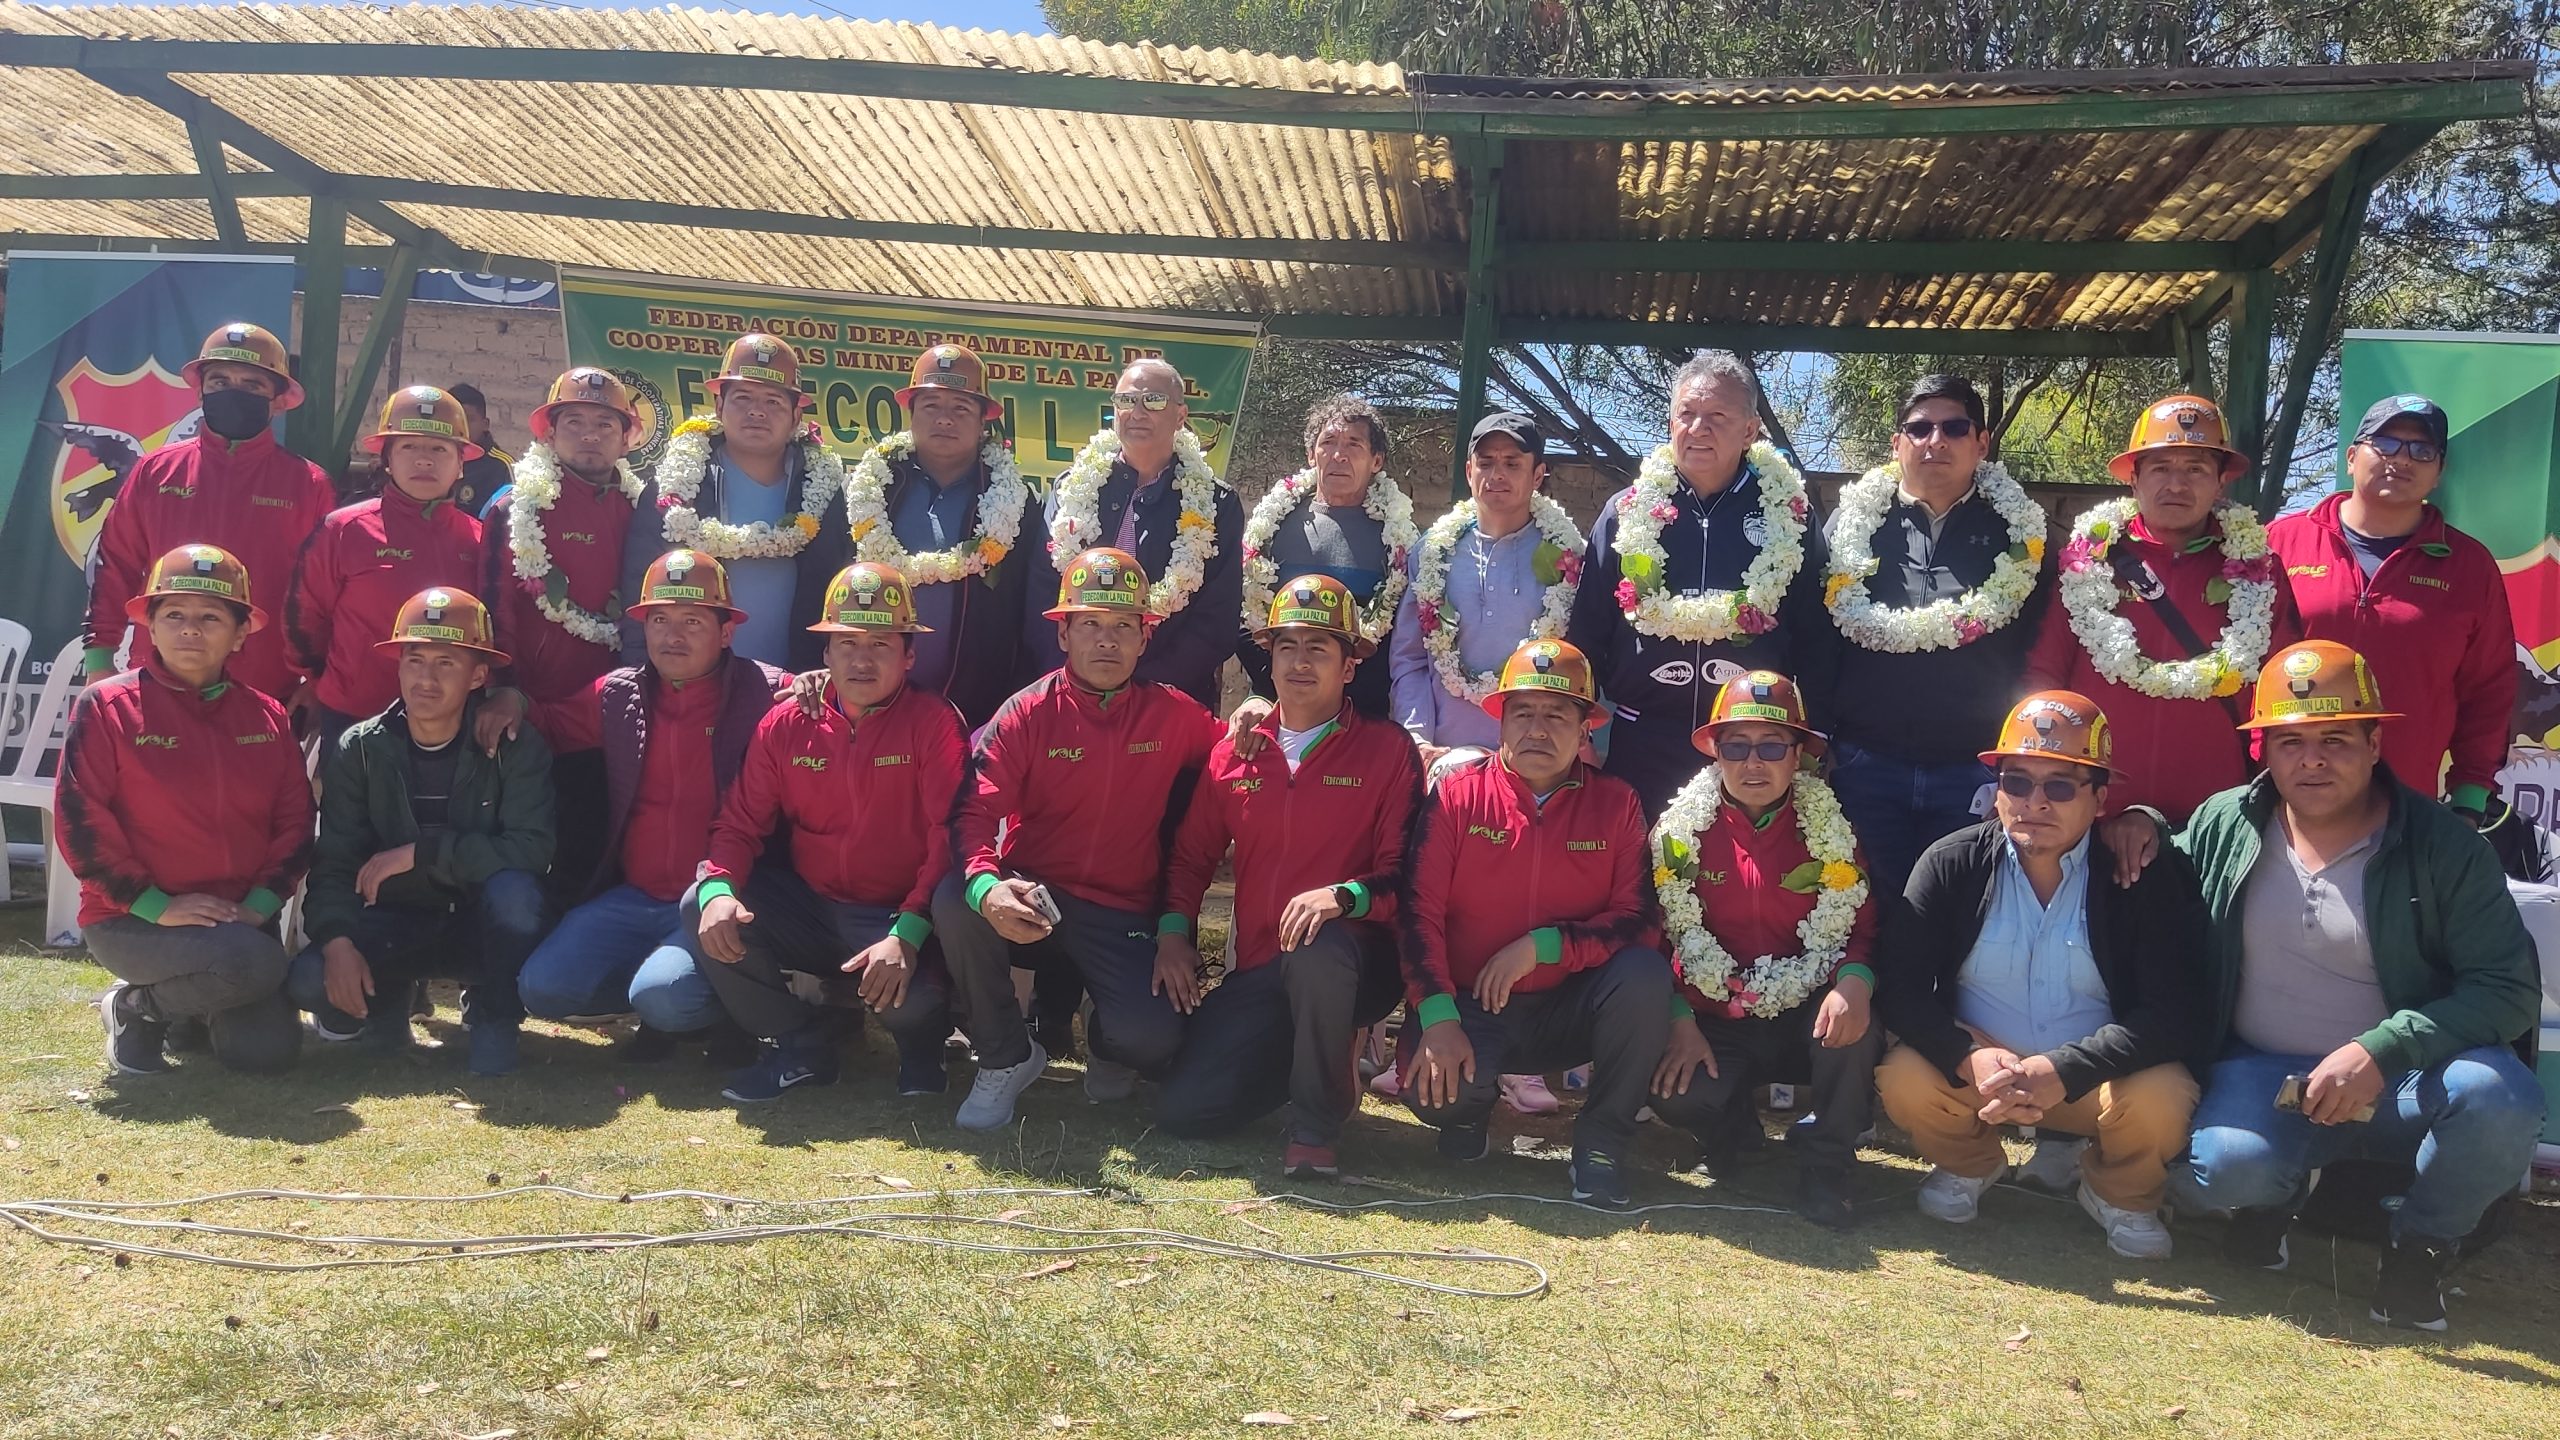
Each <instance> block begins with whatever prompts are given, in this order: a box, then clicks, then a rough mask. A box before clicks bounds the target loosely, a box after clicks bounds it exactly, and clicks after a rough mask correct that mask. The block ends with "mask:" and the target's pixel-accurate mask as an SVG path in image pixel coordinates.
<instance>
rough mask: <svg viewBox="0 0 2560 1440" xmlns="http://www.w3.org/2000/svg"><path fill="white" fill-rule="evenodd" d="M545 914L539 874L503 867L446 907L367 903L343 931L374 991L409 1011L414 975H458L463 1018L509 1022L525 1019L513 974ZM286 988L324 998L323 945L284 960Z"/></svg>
mask: <svg viewBox="0 0 2560 1440" xmlns="http://www.w3.org/2000/svg"><path fill="white" fill-rule="evenodd" d="M549 920H550V914H549V902H548V901H547V900H545V898H544V896H543V893H542V880H541V878H540V877H539V876H537V875H535V874H534V873H533V872H532V871H530V870H501V871H499V872H498V873H496V874H495V875H492V876H490V877H489V878H488V879H486V880H484V881H482V882H481V883H480V884H479V885H478V886H476V887H475V888H474V889H473V890H472V891H471V894H470V897H469V898H468V899H465V900H463V901H461V902H460V903H458V904H456V905H453V906H451V907H449V908H442V909H430V908H427V907H424V906H395V905H368V906H366V907H365V908H364V910H363V913H361V914H359V915H358V916H357V917H356V923H355V931H354V933H353V934H351V935H349V936H348V937H347V938H348V939H350V940H352V941H354V942H355V947H356V949H357V950H358V951H360V952H362V953H363V955H364V959H365V967H366V968H367V969H369V970H371V971H372V972H373V993H374V996H375V998H376V999H377V1000H379V999H381V998H382V997H385V996H400V997H404V998H402V999H399V1000H394V1001H390V1002H387V1003H390V1004H394V1005H397V1006H399V1008H400V1012H401V1013H403V1014H405V1013H406V1012H407V1008H408V1006H407V1001H406V999H405V997H406V996H407V995H408V993H409V992H408V986H409V984H410V983H411V982H412V981H417V980H459V981H461V982H462V1023H464V1024H465V1025H469V1026H473V1027H475V1028H476V1027H478V1026H482V1025H494V1026H496V1027H498V1028H500V1029H504V1030H512V1029H514V1028H516V1027H517V1026H518V1025H521V1024H523V1023H524V1003H523V1001H522V1000H521V999H520V998H519V997H518V995H517V991H516V980H517V977H518V976H519V975H521V974H522V973H523V971H524V964H525V959H526V957H527V956H530V955H531V954H532V953H533V947H534V946H535V945H536V944H537V943H539V942H540V941H541V939H542V932H543V930H544V928H545V927H546V925H547V924H548V922H549ZM284 993H285V996H286V998H287V999H290V1000H291V1001H292V1002H293V1006H294V1008H295V1009H297V1010H308V1011H311V1012H312V1013H313V1014H315V1015H316V1014H321V1013H323V1012H324V1009H325V1008H326V1007H328V1005H329V990H328V985H327V983H326V978H325V975H324V972H323V965H322V961H321V947H320V946H319V945H316V944H315V945H312V946H310V947H308V948H306V949H305V950H304V951H303V952H302V953H301V954H299V955H296V956H295V957H293V964H292V965H290V966H289V967H287V968H286V970H285V977H284Z"/></svg>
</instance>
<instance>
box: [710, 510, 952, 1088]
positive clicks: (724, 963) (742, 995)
mask: <svg viewBox="0 0 2560 1440" xmlns="http://www.w3.org/2000/svg"><path fill="white" fill-rule="evenodd" d="M809 628H810V629H811V630H814V631H817V632H818V633H820V634H822V635H824V636H826V650H825V652H824V653H825V657H826V662H827V673H828V678H829V680H830V681H831V682H832V683H831V684H830V685H829V686H828V689H827V693H826V697H825V700H824V703H822V704H821V705H819V706H818V707H817V710H816V713H814V714H812V713H810V712H809V711H807V710H804V709H803V708H802V707H801V706H800V705H799V704H798V702H796V701H785V702H783V703H781V704H778V705H776V706H775V707H774V708H773V709H772V711H771V712H770V713H768V714H767V715H766V716H765V718H764V722H763V723H762V724H760V725H758V726H757V727H756V737H755V739H754V740H753V741H752V742H750V743H749V744H748V746H747V758H746V763H745V764H744V765H743V766H741V767H740V768H739V771H738V779H737V783H735V784H733V785H731V786H730V787H729V794H728V797H727V798H726V799H725V800H723V801H722V802H721V805H720V819H719V822H718V823H717V824H715V825H714V826H713V827H712V829H711V856H710V858H709V859H708V860H706V861H704V862H703V866H702V882H701V883H700V884H699V885H696V886H695V887H694V891H693V899H692V900H691V902H689V903H688V905H687V907H686V910H687V914H688V916H689V917H690V918H692V919H693V920H694V923H693V924H692V925H691V926H690V927H689V929H688V933H689V934H691V935H692V937H693V942H692V943H693V947H694V965H695V968H696V969H698V970H699V971H700V972H701V973H702V974H703V975H704V976H705V977H706V978H708V979H709V980H710V982H711V988H712V990H713V991H714V992H715V993H717V994H718V995H719V997H720V1003H721V1004H722V1005H723V1006H725V1007H727V1009H728V1011H729V1016H730V1018H731V1019H733V1020H736V1021H737V1022H738V1024H739V1025H740V1026H741V1027H742V1028H744V1029H745V1030H746V1032H747V1033H748V1034H750V1035H753V1036H755V1037H757V1038H758V1039H761V1040H764V1041H767V1042H769V1047H768V1049H767V1050H766V1052H765V1054H764V1056H763V1057H762V1059H760V1060H759V1061H758V1062H757V1064H755V1065H753V1066H750V1067H749V1068H747V1069H746V1070H742V1071H740V1072H739V1073H738V1074H737V1075H736V1076H734V1077H732V1078H731V1080H730V1082H729V1086H728V1088H727V1089H726V1090H725V1091H723V1092H722V1093H723V1094H725V1095H727V1096H728V1097H729V1098H730V1099H732V1100H735V1101H738V1102H740V1103H742V1104H744V1103H753V1102H756V1101H761V1100H770V1099H773V1098H774V1097H775V1096H778V1095H780V1094H781V1093H782V1092H783V1091H785V1090H788V1089H790V1088H792V1087H793V1086H796V1085H804V1084H818V1085H827V1084H833V1083H834V1081H835V1078H836V1061H835V1056H834V1053H833V1045H832V1036H831V1034H830V1032H829V1031H828V1029H827V1027H826V1025H825V1023H824V1021H823V1018H822V1017H821V1016H820V1014H819V1013H818V1010H817V1007H815V1006H813V1005H811V1004H810V1003H809V1002H808V1001H806V1000H803V999H801V998H800V997H799V996H798V995H797V994H795V993H793V991H792V989H791V984H790V980H789V975H788V973H787V972H791V971H799V972H801V973H804V974H811V975H816V976H819V977H821V978H822V980H836V981H839V982H841V981H842V979H843V977H844V976H846V975H853V976H856V977H858V978H857V980H856V981H855V982H853V983H854V984H855V986H856V987H857V988H858V990H859V993H860V997H861V1000H862V1003H863V1004H864V1005H866V1006H868V1007H869V1008H870V1009H871V1010H872V1011H873V1013H875V1014H877V1015H878V1016H879V1017H880V1023H881V1024H882V1025H883V1026H884V1027H885V1028H886V1029H887V1030H888V1031H889V1033H890V1035H891V1036H892V1037H894V1038H895V1039H896V1041H897V1044H898V1093H899V1094H901V1095H930V1094H939V1093H940V1092H941V1091H942V1090H943V1089H944V1088H945V1086H946V1085H947V1084H948V1081H947V1080H946V1078H945V1076H944V1074H943V1059H942V1048H943V1046H942V1042H943V1038H944V1037H945V1036H947V1035H949V1034H950V1033H951V1006H950V989H949V986H948V985H947V984H946V983H945V981H944V979H943V978H942V976H941V975H939V974H937V973H936V971H935V967H933V966H932V965H930V964H928V963H926V960H927V957H926V954H925V942H926V940H927V939H929V938H930V937H931V936H932V934H933V919H932V905H933V894H934V889H935V887H936V886H938V885H939V884H941V882H942V877H943V874H944V872H946V871H948V870H949V869H950V868H951V852H950V849H949V847H948V845H947V844H946V843H945V836H944V831H943V826H944V824H945V822H946V821H947V820H948V819H949V817H950V814H951V806H952V802H953V801H954V800H955V799H956V798H957V797H958V795H959V792H960V778H961V772H962V771H963V770H964V769H966V768H967V761H966V755H967V750H968V744H967V740H966V737H965V735H964V733H963V731H962V730H961V727H960V712H959V711H957V710H954V709H953V708H951V702H950V701H948V700H945V699H943V698H942V697H941V696H940V695H937V694H935V693H933V692H931V691H928V690H919V689H917V688H916V687H914V686H912V685H909V684H908V683H907V672H908V671H909V670H910V669H912V668H913V667H914V665H915V641H914V637H915V636H916V634H917V633H918V632H919V630H920V629H921V627H919V626H918V625H917V624H916V612H915V599H914V596H913V594H912V592H911V591H910V590H909V588H908V586H907V582H906V578H905V577H904V576H902V575H900V574H899V573H898V572H897V571H896V570H894V569H892V568H890V567H889V566H886V565H881V564H876V563H873V562H870V561H863V562H860V563H857V564H854V565H849V566H847V567H845V568H844V570H842V571H841V572H839V573H838V574H837V575H836V578H835V580H834V582H833V583H831V584H830V585H828V587H827V597H826V609H825V611H824V612H823V618H821V619H820V620H819V621H818V623H817V624H815V625H812V626H810V627H809ZM777 831H781V832H782V833H784V834H785V835H786V836H787V838H788V841H789V846H790V865H789V867H788V868H786V867H784V866H782V865H761V866H760V865H758V864H757V863H756V862H757V859H758V857H759V856H760V855H761V854H762V853H763V851H764V847H765V841H766V840H767V838H768V837H770V836H772V835H773V834H774V833H776V832H777Z"/></svg>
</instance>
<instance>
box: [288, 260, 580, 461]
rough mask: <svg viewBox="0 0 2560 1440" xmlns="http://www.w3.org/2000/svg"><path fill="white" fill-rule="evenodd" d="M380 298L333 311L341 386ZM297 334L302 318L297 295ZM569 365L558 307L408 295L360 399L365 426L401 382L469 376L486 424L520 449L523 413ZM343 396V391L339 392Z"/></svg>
mask: <svg viewBox="0 0 2560 1440" xmlns="http://www.w3.org/2000/svg"><path fill="white" fill-rule="evenodd" d="M376 303H378V302H376V301H374V300H373V299H371V298H369V297H366V296H359V295H350V296H348V297H347V298H346V299H345V300H343V301H341V302H340V304H341V306H342V308H341V309H340V311H339V313H338V383H339V384H340V386H342V387H343V386H344V385H345V384H346V380H347V372H348V370H349V369H350V368H351V367H352V366H353V365H354V364H355V358H356V349H357V347H359V346H361V345H362V344H363V343H364V336H365V331H366V330H367V329H369V328H370V327H371V326H372V324H373V310H374V306H375V304H376ZM295 304H296V314H295V316H294V326H295V333H297V334H299V333H300V329H301V323H302V317H301V315H300V313H299V307H300V299H299V297H297V298H296V301H295ZM568 368H569V342H568V337H567V336H566V335H565V334H563V333H562V331H561V328H560V312H559V311H557V310H509V309H505V308H502V307H499V306H495V305H438V304H430V303H428V302H425V301H420V300H412V301H410V302H409V306H408V309H407V310H406V311H405V312H404V313H403V314H402V315H401V324H400V338H399V339H398V340H397V341H395V342H394V343H393V344H392V346H391V348H390V349H389V350H386V351H385V352H383V357H382V375H381V377H380V378H379V379H378V380H376V381H375V383H374V387H373V393H372V394H371V395H370V396H368V397H367V398H366V400H365V409H364V415H365V425H366V428H367V429H370V428H371V426H372V424H373V418H374V417H375V416H376V415H378V414H380V413H381V409H382V402H383V400H384V398H385V397H386V396H388V395H389V394H390V393H391V392H392V391H393V390H395V389H397V388H399V387H400V386H403V385H436V386H450V385H455V384H460V383H464V382H468V383H470V384H473V385H477V386H479V387H480V389H481V392H482V393H484V394H486V395H487V396H488V397H489V428H490V431H491V432H492V433H493V434H494V435H496V437H497V440H498V444H499V445H500V447H502V448H504V449H506V450H509V451H519V450H522V449H523V448H524V444H525V441H526V440H527V439H528V438H529V437H528V435H527V434H526V431H525V417H526V416H528V415H530V414H532V413H533V407H534V406H536V405H539V404H541V403H542V397H543V394H544V392H545V391H547V390H549V389H550V388H551V382H552V380H553V379H554V378H556V377H557V376H558V375H559V374H560V372H561V371H563V370H566V369H568ZM340 398H341V399H342V400H343V399H344V396H343V394H342V395H341V397H340Z"/></svg>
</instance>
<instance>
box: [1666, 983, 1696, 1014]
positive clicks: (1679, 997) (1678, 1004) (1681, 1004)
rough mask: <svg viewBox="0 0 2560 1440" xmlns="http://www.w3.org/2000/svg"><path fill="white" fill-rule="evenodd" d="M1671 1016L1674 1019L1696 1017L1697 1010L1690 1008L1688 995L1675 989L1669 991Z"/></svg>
mask: <svg viewBox="0 0 2560 1440" xmlns="http://www.w3.org/2000/svg"><path fill="white" fill-rule="evenodd" d="M1671 1018H1672V1019H1674V1020H1695V1019H1697V1018H1698V1012H1697V1011H1696V1010H1694V1009H1691V1008H1690V1006H1689V997H1688V996H1686V995H1683V994H1681V993H1680V992H1679V991H1677V990H1674V991H1672V992H1671Z"/></svg>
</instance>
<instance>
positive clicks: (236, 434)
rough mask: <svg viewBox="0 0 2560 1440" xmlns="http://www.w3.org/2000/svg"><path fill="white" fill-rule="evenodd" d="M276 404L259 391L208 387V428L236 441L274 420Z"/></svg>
mask: <svg viewBox="0 0 2560 1440" xmlns="http://www.w3.org/2000/svg"><path fill="white" fill-rule="evenodd" d="M275 410H276V403H275V402H274V401H273V400H270V399H268V398H267V397H266V396H264V395H261V394H259V393H258V392H257V391H255V390H208V391H206V392H205V396H204V428H206V429H207V430H210V431H212V432H213V433H214V434H216V435H219V436H221V437H222V438H223V439H225V440H229V441H232V442H234V443H235V444H236V443H238V442H239V441H242V440H246V439H248V438H249V437H250V436H252V435H255V434H257V433H258V432H259V431H261V430H264V429H266V428H267V426H268V425H270V424H272V423H274V420H275Z"/></svg>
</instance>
